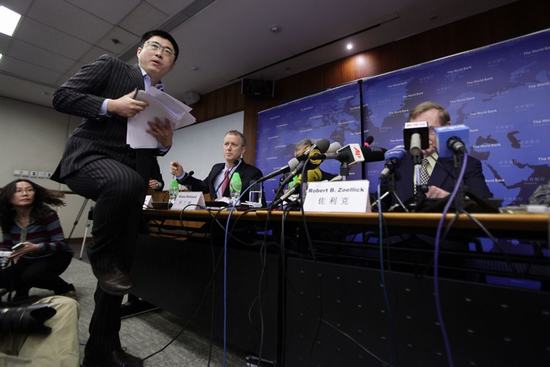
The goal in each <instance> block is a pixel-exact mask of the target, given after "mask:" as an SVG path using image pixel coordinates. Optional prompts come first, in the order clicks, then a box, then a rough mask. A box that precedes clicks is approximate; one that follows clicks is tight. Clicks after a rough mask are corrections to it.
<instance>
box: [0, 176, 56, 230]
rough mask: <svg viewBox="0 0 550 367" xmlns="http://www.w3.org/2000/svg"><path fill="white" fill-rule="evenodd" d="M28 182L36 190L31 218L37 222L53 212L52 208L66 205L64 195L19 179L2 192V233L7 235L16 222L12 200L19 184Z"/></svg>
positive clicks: (0, 199)
mask: <svg viewBox="0 0 550 367" xmlns="http://www.w3.org/2000/svg"><path fill="white" fill-rule="evenodd" d="M18 182H27V183H29V184H31V186H32V187H33V189H34V200H33V203H32V209H31V218H33V219H34V220H36V221H40V220H41V219H43V218H44V217H46V216H47V215H48V214H49V213H50V212H51V211H52V208H51V207H50V206H62V205H65V203H64V202H63V200H61V198H62V197H63V196H64V195H63V194H62V193H57V192H54V191H51V190H48V189H46V188H45V187H43V186H40V185H38V184H36V183H34V182H32V181H30V180H26V179H19V180H14V181H12V182H10V183H9V184H7V185H6V186H4V187H3V188H2V191H1V192H0V223H1V227H2V231H3V232H4V233H7V232H9V231H10V229H11V227H12V226H13V223H14V221H15V209H14V207H13V205H12V204H11V198H12V197H13V195H15V193H16V192H17V183H18Z"/></svg>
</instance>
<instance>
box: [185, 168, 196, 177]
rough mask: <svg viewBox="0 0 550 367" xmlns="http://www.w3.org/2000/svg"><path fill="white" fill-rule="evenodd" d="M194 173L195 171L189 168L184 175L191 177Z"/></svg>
mask: <svg viewBox="0 0 550 367" xmlns="http://www.w3.org/2000/svg"><path fill="white" fill-rule="evenodd" d="M194 174H195V171H193V170H191V171H189V172H187V176H185V177H191V176H193V175H194Z"/></svg>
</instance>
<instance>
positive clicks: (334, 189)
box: [304, 180, 371, 213]
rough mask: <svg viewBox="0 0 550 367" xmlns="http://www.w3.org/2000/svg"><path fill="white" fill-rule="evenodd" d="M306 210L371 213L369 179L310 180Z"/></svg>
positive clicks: (305, 202)
mask: <svg viewBox="0 0 550 367" xmlns="http://www.w3.org/2000/svg"><path fill="white" fill-rule="evenodd" d="M304 211H305V212H346V213H370V211H371V208H370V198H369V181H368V180H358V181H336V182H328V181H323V182H310V183H308V186H307V191H306V199H305V201H304Z"/></svg>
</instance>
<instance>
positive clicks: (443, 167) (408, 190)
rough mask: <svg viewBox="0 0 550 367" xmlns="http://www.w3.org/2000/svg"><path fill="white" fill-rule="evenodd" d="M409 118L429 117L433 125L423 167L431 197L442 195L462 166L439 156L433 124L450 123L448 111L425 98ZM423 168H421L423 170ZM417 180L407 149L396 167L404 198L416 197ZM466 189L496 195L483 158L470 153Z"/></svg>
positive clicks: (478, 194)
mask: <svg viewBox="0 0 550 367" xmlns="http://www.w3.org/2000/svg"><path fill="white" fill-rule="evenodd" d="M409 121H411V122H414V121H427V122H428V126H429V128H430V136H429V142H430V146H429V147H428V149H426V150H423V151H422V153H423V157H424V159H423V161H425V162H423V166H424V167H423V168H422V169H425V171H426V173H427V176H425V177H426V178H427V182H424V184H426V185H427V187H428V190H427V192H426V193H425V196H426V198H428V199H443V198H445V197H447V196H449V194H450V192H451V191H452V190H453V188H454V186H455V184H456V179H457V177H458V173H459V170H458V169H456V168H455V167H454V162H453V159H452V158H439V156H438V154H437V152H436V148H435V132H434V130H433V128H435V127H439V126H447V125H450V124H451V118H450V116H449V113H448V112H447V111H446V110H445V108H443V107H442V106H440V105H439V104H437V103H433V102H423V103H420V104H419V105H418V106H416V107H415V108H414V109H413V110H412V111H411V112H410V114H409ZM422 169H421V170H422ZM415 182H416V177H415V171H414V165H413V160H412V156H411V155H410V154H409V153H407V154H406V155H405V157H404V158H403V160H402V161H401V162H400V163H399V165H398V166H397V168H396V170H395V192H396V194H397V195H398V196H399V198H400V199H401V201H403V202H404V203H405V202H408V201H411V200H412V199H413V198H414V190H415V188H414V187H415V185H414V183H415ZM463 184H464V190H465V192H466V193H471V194H472V195H473V196H475V197H476V198H479V199H487V198H490V197H492V196H493V194H492V193H491V191H489V188H488V187H487V183H486V182H485V177H484V176H483V171H482V168H481V162H480V161H479V160H478V159H476V158H474V157H471V156H468V162H467V165H466V171H465V173H464V180H463Z"/></svg>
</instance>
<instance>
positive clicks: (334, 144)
mask: <svg viewBox="0 0 550 367" xmlns="http://www.w3.org/2000/svg"><path fill="white" fill-rule="evenodd" d="M340 148H342V145H340V143H338V142H337V141H335V142H332V143H330V145H329V146H328V149H327V151H326V152H325V154H326V153H336V151H337V150H338V149H340Z"/></svg>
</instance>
